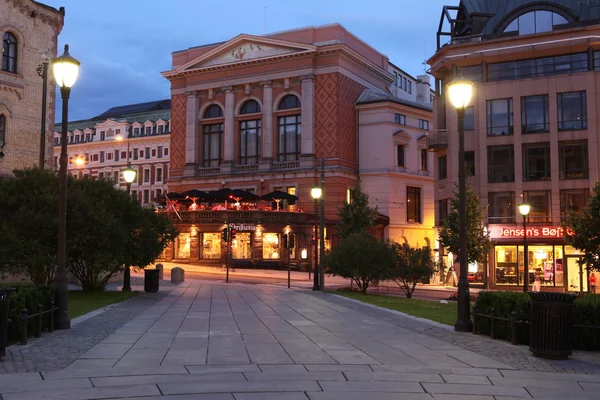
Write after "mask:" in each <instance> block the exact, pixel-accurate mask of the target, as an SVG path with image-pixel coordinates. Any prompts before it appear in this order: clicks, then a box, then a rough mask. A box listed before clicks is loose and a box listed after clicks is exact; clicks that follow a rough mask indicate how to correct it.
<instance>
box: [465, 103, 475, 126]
mask: <svg viewBox="0 0 600 400" xmlns="http://www.w3.org/2000/svg"><path fill="white" fill-rule="evenodd" d="M474 129H475V107H473V106H469V107H466V108H465V131H472V130H474Z"/></svg>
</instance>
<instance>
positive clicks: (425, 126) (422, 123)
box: [419, 119, 429, 131]
mask: <svg viewBox="0 0 600 400" xmlns="http://www.w3.org/2000/svg"><path fill="white" fill-rule="evenodd" d="M419 129H423V130H426V131H428V130H429V121H425V120H424V119H420V120H419Z"/></svg>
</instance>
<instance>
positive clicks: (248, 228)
mask: <svg viewBox="0 0 600 400" xmlns="http://www.w3.org/2000/svg"><path fill="white" fill-rule="evenodd" d="M229 227H230V228H231V229H235V230H237V231H238V232H254V231H256V225H254V224H229Z"/></svg>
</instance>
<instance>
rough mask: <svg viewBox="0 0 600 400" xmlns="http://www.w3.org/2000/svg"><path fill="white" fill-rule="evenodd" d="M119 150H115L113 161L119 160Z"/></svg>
mask: <svg viewBox="0 0 600 400" xmlns="http://www.w3.org/2000/svg"><path fill="white" fill-rule="evenodd" d="M119 155H120V154H119V150H115V161H119Z"/></svg>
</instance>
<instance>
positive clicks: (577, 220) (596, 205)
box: [563, 181, 600, 271]
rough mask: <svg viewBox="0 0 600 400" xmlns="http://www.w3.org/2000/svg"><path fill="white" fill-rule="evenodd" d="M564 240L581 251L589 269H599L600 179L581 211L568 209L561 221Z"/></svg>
mask: <svg viewBox="0 0 600 400" xmlns="http://www.w3.org/2000/svg"><path fill="white" fill-rule="evenodd" d="M563 229H564V231H565V241H566V242H567V243H568V244H570V245H571V246H573V247H575V248H576V249H577V250H579V251H581V252H582V253H583V261H584V263H585V265H587V268H588V269H589V270H593V271H600V181H598V182H596V185H595V186H594V190H593V191H592V193H591V196H590V199H589V202H588V205H587V206H586V207H584V208H583V209H582V210H581V212H579V213H576V212H575V211H574V210H570V211H569V212H568V213H567V217H566V219H565V221H564V223H563Z"/></svg>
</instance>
